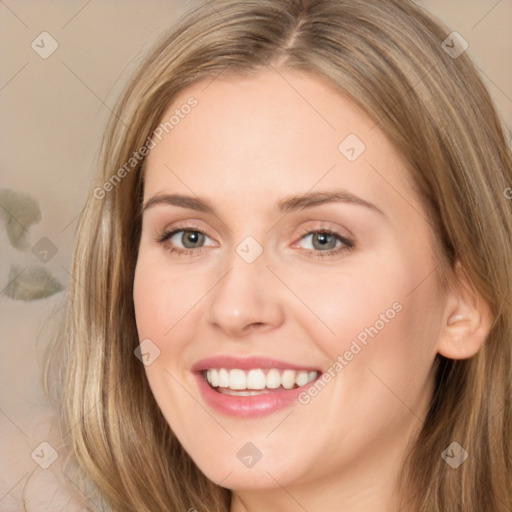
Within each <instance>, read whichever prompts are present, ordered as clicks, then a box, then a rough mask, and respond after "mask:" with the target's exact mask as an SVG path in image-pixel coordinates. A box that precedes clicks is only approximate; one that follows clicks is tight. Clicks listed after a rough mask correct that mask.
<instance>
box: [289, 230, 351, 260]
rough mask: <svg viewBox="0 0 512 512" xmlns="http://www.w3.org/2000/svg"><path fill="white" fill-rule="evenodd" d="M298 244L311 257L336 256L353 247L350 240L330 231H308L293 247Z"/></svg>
mask: <svg viewBox="0 0 512 512" xmlns="http://www.w3.org/2000/svg"><path fill="white" fill-rule="evenodd" d="M298 244H301V245H302V248H303V249H306V250H309V252H308V255H309V256H313V257H325V256H336V255H337V254H339V253H341V252H343V251H347V250H351V249H353V248H354V246H355V243H354V242H353V241H352V240H350V239H348V238H346V237H344V236H342V235H340V234H339V233H337V232H336V231H333V230H330V229H319V230H308V231H306V233H305V234H303V236H302V237H301V239H300V241H299V242H298V243H297V244H294V246H296V245H298Z"/></svg>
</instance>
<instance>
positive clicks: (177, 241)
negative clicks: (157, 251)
mask: <svg viewBox="0 0 512 512" xmlns="http://www.w3.org/2000/svg"><path fill="white" fill-rule="evenodd" d="M207 241H210V242H212V243H209V244H207V243H206V242H207ZM158 242H159V243H161V244H163V245H164V246H165V247H166V248H167V249H168V250H169V251H170V252H175V253H177V254H191V253H200V252H201V249H202V248H203V247H206V246H208V245H210V246H215V243H214V242H213V240H212V239H211V238H210V237H209V236H207V235H206V234H205V233H203V232H202V231H201V230H199V229H195V228H194V229H184V228H181V229H174V230H172V231H167V232H165V233H163V234H162V235H161V236H160V237H159V239H158Z"/></svg>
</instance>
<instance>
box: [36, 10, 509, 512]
mask: <svg viewBox="0 0 512 512" xmlns="http://www.w3.org/2000/svg"><path fill="white" fill-rule="evenodd" d="M449 33H450V31H449V30H447V29H446V28H444V27H443V26H442V25H440V24H439V22H437V21H435V20H434V19H433V18H432V17H431V16H430V15H428V14H427V13H425V12H424V11H423V10H422V9H420V8H419V7H418V6H417V5H415V4H414V3H413V2H409V1H404V0H372V1H367V0H365V1H363V0H210V1H208V2H206V3H204V4H203V5H201V6H200V7H198V8H196V9H194V10H192V11H191V12H189V13H188V14H187V16H186V17H185V18H184V19H183V20H182V21H181V22H180V24H179V25H177V26H176V27H174V28H173V29H172V31H171V32H170V33H168V34H166V35H165V37H164V38H163V39H161V40H160V41H159V43H158V44H157V45H156V46H155V47H154V49H153V50H152V51H151V53H150V54H149V56H148V57H147V58H146V60H145V61H144V62H143V64H142V65H141V66H140V68H139V69H138V71H137V72H136V74H135V75H134V76H133V78H132V79H131V81H130V83H129V84H128V86H127V87H126V89H125V91H124V92H123V94H122V95H121V97H120V99H119V101H118V103H117V106H116V108H115V111H114V114H113V115H112V117H111V119H110V121H109V124H108V127H107V129H106V132H105V135H104V139H103V143H102V147H101V153H100V158H99V165H98V171H97V173H96V175H95V177H94V180H93V183H92V185H91V189H90V191H89V195H88V198H87V203H86V206H85V209H84V211H83V214H82V215H81V218H80V221H79V230H78V235H77V238H76V243H75V247H74V260H73V266H72V279H71V281H70V285H69V301H68V307H67V312H66V315H65V320H64V323H63V328H62V332H61V335H60V337H59V339H58V340H57V342H56V345H55V346H54V347H53V349H52V352H51V355H50V357H49V359H48V364H47V372H46V380H47V387H48V390H49V392H52V390H53V393H54V396H55V399H56V400H57V401H58V403H59V405H60V409H61V411H62V430H63V441H64V443H65V444H66V446H68V447H69V449H70V452H71V458H70V462H71V463H73V462H74V463H75V464H74V466H73V467H75V468H76V470H77V473H76V475H75V477H74V479H75V482H79V480H78V478H79V477H81V478H82V479H81V482H82V483H81V484H80V485H82V486H83V489H84V492H89V491H90V490H91V489H96V490H97V491H98V492H97V495H96V498H94V496H93V497H91V500H94V499H96V501H95V503H96V505H97V506H99V507H101V508H102V509H104V510H118V511H137V512H143V511H151V512H156V511H166V512H170V511H186V510H189V509H191V508H194V509H196V510H197V511H199V512H200V511H209V512H213V511H219V512H220V511H223V512H226V511H228V510H229V507H230V499H231V493H230V491H229V490H228V489H224V488H222V487H219V486H217V485H215V484H214V483H213V482H211V481H209V480H208V479H207V478H206V477H205V476H204V475H203V474H202V473H201V472H200V470H199V469H198V468H197V466H196V465H195V464H194V463H193V462H192V460H191V459H190V457H189V456H188V455H187V453H186V452H185V451H184V450H183V448H182V447H181V445H180V443H179V442H178V440H177V439H176V438H175V436H174V435H173V433H172V431H171V429H170V428H169V425H168V424H167V422H166V421H165V419H164V417H163V415H162V414H161V412H160V410H159V408H158V406H157V404H156V401H155V400H154V398H153V395H152V393H151V390H150V388H149V385H148V383H147V380H146V376H145V372H144V367H143V365H142V364H141V363H140V361H139V360H138V359H137V358H136V357H135V356H134V349H135V348H136V347H137V346H138V344H139V340H138V336H137V330H136V325H135V314H134V306H133V298H132V293H133V290H132V285H133V277H134V268H135V263H136V259H137V248H138V242H139V236H140V230H141V216H140V205H141V197H142V190H143V163H144V159H143V158H139V156H140V152H139V150H140V148H142V147H143V146H144V145H146V144H147V141H148V137H151V136H152V134H153V132H154V130H155V129H156V128H157V126H158V124H159V123H160V121H161V119H162V116H163V114H164V112H165V111H166V109H167V108H168V107H169V104H170V103H171V102H172V101H173V99H174V98H175V97H176V95H177V94H178V93H180V92H181V91H183V90H184V89H185V88H186V87H187V86H188V85H190V84H192V83H194V82H196V81H197V80H199V79H202V78H211V79H214V78H215V77H216V76H218V75H219V74H220V73H223V74H234V75H235V74H238V75H243V74H255V73H257V72H258V70H261V69H265V68H268V67H274V69H277V70H278V69H281V68H293V69H296V70H301V71H303V72H308V73H311V74H314V75H316V76H319V77H321V78H323V79H325V80H328V81H329V82H330V83H332V84H333V85H335V86H336V87H338V88H339V90H340V91H343V92H344V93H346V94H349V95H350V96H351V97H352V99H353V100H354V101H355V102H356V103H358V104H359V105H360V106H361V107H362V108H363V109H364V110H365V111H366V112H367V113H368V114H369V115H370V116H371V117H372V118H373V119H374V120H375V123H376V126H378V127H379V129H381V130H382V131H383V132H384V133H386V134H387V136H388V137H389V140H390V141H391V142H392V143H393V144H394V145H395V146H396V148H397V149H398V150H399V151H400V152H401V154H402V155H403V156H404V158H405V159H406V161H407V162H408V163H409V167H410V172H411V176H412V179H413V181H414V184H415V186H416V187H417V189H418V191H419V193H420V194H421V197H422V198H423V200H424V202H425V205H426V207H427V209H428V211H429V215H430V217H429V218H430V220H431V223H432V226H433V228H435V233H436V234H437V237H436V246H437V251H438V255H439V261H440V264H439V268H438V271H439V274H440V276H441V277H442V278H443V282H444V283H448V282H449V280H450V275H452V270H453V265H454V264H455V262H456V261H458V262H460V264H461V265H462V267H463V269H464V271H465V272H466V274H467V276H468V277H469V279H470V280H471V282H472V283H473V285H474V286H475V288H476V289H477V290H478V291H479V293H480V294H481V296H482V297H483V298H484V299H485V300H486V301H487V302H488V304H489V305H490V307H491V309H492V312H493V315H494V320H495V321H494V324H493V326H492V328H491V331H490V333H489V335H488V338H487V340H486V343H485V345H484V346H483V347H482V349H481V350H480V351H479V352H478V354H477V355H476V356H474V357H472V358H471V359H467V360H457V361H454V360H449V359H446V358H443V357H442V356H438V357H437V359H436V366H437V370H436V372H437V373H436V383H435V392H434V396H433V397H432V402H431V407H430V411H429V413H428V416H427V418H426V420H425V423H424V425H423V429H422V431H421V434H420V436H419V438H418V442H417V443H416V445H415V446H414V448H413V450H412V451H411V453H409V454H408V457H407V462H406V465H405V466H404V470H403V482H404V489H405V488H407V489H409V490H413V491H410V493H411V496H410V500H411V501H410V503H409V506H411V508H412V509H415V510H418V511H419V512H432V511H436V510H439V511H443V512H448V511H450V512H452V511H453V512H468V511H469V512H471V511H474V512H477V511H478V512H482V511H484V510H485V511H488V512H491V511H492V512H510V510H512V483H511V482H512V461H511V460H512V442H511V437H512V404H511V400H512V398H511V397H512V360H511V359H512V357H511V356H512V251H511V240H512V209H511V201H510V199H509V197H510V196H511V195H512V190H511V189H510V186H512V170H511V169H512V164H511V156H510V152H509V149H508V148H507V144H506V141H505V137H504V134H503V129H502V127H501V126H500V121H499V119H498V117H497V115H496V112H495V109H494V107H493V104H492V102H491V99H490V97H489V94H488V92H487V90H486V89H485V87H484V85H483V84H482V81H481V79H480V78H479V76H478V75H477V73H476V71H475V68H474V66H473V65H472V64H471V62H470V60H469V58H468V56H467V53H462V54H461V55H460V56H455V55H453V54H450V52H447V51H446V47H443V45H442V43H443V41H444V40H445V39H446V37H447V36H448V34H449ZM451 46H453V45H451ZM135 154H136V155H139V156H137V157H135V156H134V155H135ZM131 158H135V160H132V161H131V160H130V159H131ZM127 162H130V164H129V165H128V166H127V165H126V163H127ZM122 168H124V172H120V171H119V170H120V169H122ZM114 175H116V176H117V177H114ZM507 191H510V192H511V193H510V195H509V194H507ZM452 441H457V442H458V443H459V444H461V445H462V446H463V447H464V448H465V450H466V451H467V452H468V453H469V458H468V459H467V461H466V462H465V463H464V464H463V465H462V466H460V467H459V468H458V469H457V470H453V469H451V468H450V467H448V465H447V464H446V463H445V461H444V460H443V459H442V457H441V453H442V452H443V450H445V448H446V447H447V446H448V445H450V443H451V442H452ZM88 483H89V485H88Z"/></svg>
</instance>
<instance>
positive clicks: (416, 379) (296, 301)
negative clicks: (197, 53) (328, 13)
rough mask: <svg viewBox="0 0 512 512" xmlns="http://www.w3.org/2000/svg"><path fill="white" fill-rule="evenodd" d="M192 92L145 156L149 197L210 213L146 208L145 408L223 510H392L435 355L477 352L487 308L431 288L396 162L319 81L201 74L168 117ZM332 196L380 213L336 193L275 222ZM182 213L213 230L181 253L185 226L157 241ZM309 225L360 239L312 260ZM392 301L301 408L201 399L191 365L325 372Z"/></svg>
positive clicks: (431, 266) (428, 250) (372, 129)
mask: <svg viewBox="0 0 512 512" xmlns="http://www.w3.org/2000/svg"><path fill="white" fill-rule="evenodd" d="M291 85H292V86H293V87H291ZM190 96H194V97H195V98H196V99H197V101H198V105H197V107H196V108H195V109H193V110H192V112H191V113H190V114H189V115H188V116H186V117H185V118H184V119H182V120H180V123H179V124H178V125H177V126H176V127H175V128H174V129H173V130H172V131H171V132H170V133H169V134H168V135H166V136H164V138H163V139H162V141H161V142H159V143H158V144H157V146H156V147H155V148H154V149H152V150H151V152H150V154H149V155H148V158H147V162H146V175H145V189H144V201H145V202H147V201H148V200H149V199H150V198H152V197H154V196H155V195H157V194H165V193H167V194H170V193H173V194H185V195H190V196H193V197H200V198H203V199H205V200H207V201H208V202H209V203H210V204H211V205H212V206H213V207H214V208H215V211H216V215H213V214H211V213H206V212H199V211H195V210H192V209H188V208H183V207H178V206H173V205H155V206H153V207H151V208H148V209H147V210H146V211H145V212H144V216H143V229H142V235H141V241H140V248H139V256H138V261H137V266H136V273H135V281H134V301H135V311H136V321H137V327H138V331H139V336H140V339H141V340H143V339H146V338H149V339H151V340H152V342H153V343H154V344H155V345H156V346H157V347H158V348H159V350H160V356H159V357H158V358H157V359H156V360H155V361H154V362H153V363H152V364H151V365H149V366H147V367H146V373H147V378H148V380H149V383H150V385H151V388H152V391H153V393H154V396H155V398H156V401H157V402H158V405H159V406H160V408H161V410H162V412H163V414H164V415H165V417H166V419H167V421H168V423H169V425H170V426H171V428H172V429H173V431H174V432H175V434H176V435H177V437H178V439H179V440H180V442H181V443H182V445H183V446H184V448H185V449H186V450H187V452H188V453H189V454H190V456H191V457H192V459H193V460H194V461H195V463H196V464H197V465H198V467H199V468H200V469H201V471H202V472H203V473H204V474H205V475H206V476H207V477H208V478H210V479H211V480H213V481H214V482H216V483H219V484H221V485H222V486H223V487H227V488H229V489H232V490H233V493H234V498H233V503H232V508H231V510H232V511H234V512H240V511H258V510H267V511H278V510H279V511H299V510H301V511H302V510H304V509H306V510H308V511H309V512H313V511H320V510H321V511H323V512H328V511H334V510H336V511H339V510H340V504H343V511H344V512H356V511H357V512H362V511H368V510H372V511H376V512H381V511H396V510H398V509H399V507H400V506H403V503H402V505H400V498H401V497H400V495H399V493H398V492H397V489H396V485H397V481H398V476H399V472H400V470H401V468H402V464H403V459H404V457H405V454H406V451H407V450H408V448H409V447H410V446H411V443H414V439H415V436H416V435H417V434H418V432H419V429H420V427H421V422H422V420H423V419H424V417H425V415H426V412H427V409H428V404H429V400H430V397H431V393H432V389H433V372H432V365H433V362H434V358H435V356H436V354H437V353H438V352H439V353H443V354H445V355H447V356H449V357H469V356H470V355H472V354H474V353H475V352H476V351H477V350H478V349H479V347H480V345H481V343H482V342H483V336H484V334H485V329H484V328H483V327H482V326H481V324H482V315H481V311H479V310H477V309H476V308H475V307H473V304H474V302H475V301H474V300H472V297H469V296H468V295H464V294H462V293H458V294H456V293H451V294H448V293H447V292H443V291H442V289H441V287H440V286H439V282H438V277H437V272H436V264H435V261H434V258H433V256H432V243H433V242H432V239H433V238H432V234H431V232H430V228H429V225H428V224H427V222H426V220H425V215H426V214H425V212H424V210H423V208H422V206H421V203H420V201H419V198H418V197H416V195H415V193H414V192H413V190H412V188H411V187H410V185H409V182H410V179H409V173H408V171H407V168H406V164H405V162H404V161H403V160H402V159H401V157H400V155H398V154H397V152H396V151H395V149H394V147H393V146H392V145H391V144H390V142H389V140H388V139H387V138H386V137H385V136H384V134H383V133H382V132H381V131H380V130H379V128H378V126H376V125H375V122H373V121H372V120H371V119H369V118H368V116H367V115H366V114H364V112H363V111H362V110H360V109H359V108H358V107H357V106H356V105H355V104H354V103H353V102H352V101H350V100H349V99H348V98H347V97H344V96H342V95H340V94H339V92H336V91H335V90H334V89H332V88H331V87H330V86H329V85H328V84H327V83H326V82H324V81H322V80H321V79H319V78H317V77H314V76H310V75H308V74H305V73H301V72H297V71H291V70H282V71H280V73H279V74H278V73H277V72H276V71H274V70H269V71H265V72H260V73H259V74H258V75H257V76H255V77H252V78H240V77H223V78H222V79H221V78H218V79H216V80H214V81H213V82H212V81H211V80H208V81H204V82H198V83H196V84H194V85H192V86H190V87H189V88H188V89H187V90H185V91H183V92H182V94H181V95H180V96H179V97H177V98H176V99H175V101H174V102H173V104H172V105H170V107H169V111H168V113H167V114H166V115H165V116H164V118H165V119H168V118H169V116H170V115H171V114H172V113H173V112H174V110H175V109H176V108H179V106H180V105H182V104H184V103H185V102H186V100H187V98H189V97H190ZM348 134H356V135H357V137H358V138H359V139H360V140H361V141H363V142H364V144H365V146H366V149H365V151H364V152H363V153H362V154H361V155H360V156H359V157H358V158H357V159H356V160H355V161H353V162H351V161H349V160H348V159H347V158H346V157H345V156H344V155H343V154H342V153H341V152H340V151H339V149H338V146H339V144H340V142H342V141H343V140H344V139H345V137H346V136H347V135H348ZM334 189H344V190H346V191H349V192H350V193H352V194H356V195H357V196H359V197H360V198H362V199H364V200H365V201H368V202H371V203H373V204H374V205H375V206H376V207H377V208H378V209H380V210H381V213H379V212H378V211H375V210H374V209H371V208H367V207H365V206H361V205H357V204H353V203H352V204H351V203H340V202H332V203H328V204H322V205H317V206H314V207H310V208H307V209H304V210H302V211H293V212H289V213H287V214H286V215H283V213H282V212H280V211H279V210H278V208H277V204H278V202H279V201H280V200H282V199H284V198H286V197H289V196H292V195H301V194H305V193H308V192H319V191H332V190H334ZM183 222H186V225H185V227H188V228H189V229H191V230H192V231H194V229H196V230H197V229H200V230H201V231H203V232H204V233H205V234H206V235H207V238H205V242H204V243H205V246H204V247H203V248H202V249H192V251H196V252H195V253H193V254H185V255H178V254H176V253H173V252H170V250H169V249H170V247H171V246H173V243H174V247H181V248H183V247H184V246H183V243H187V240H188V239H187V238H185V240H184V241H183V238H182V237H181V234H182V233H180V234H179V235H178V236H174V237H173V238H172V240H173V242H170V241H169V240H168V241H167V242H165V243H160V242H159V241H158V237H159V236H160V235H161V234H162V232H164V231H166V230H172V229H177V228H179V227H181V226H182V225H183ZM190 226H192V227H191V228H190ZM321 228H323V229H325V228H327V229H330V230H333V231H336V232H338V233H339V234H340V235H341V236H343V237H346V238H349V239H352V240H353V241H354V244H355V246H354V248H353V249H352V250H344V251H342V252H340V253H338V254H336V255H332V256H325V257H315V255H314V253H318V252H322V250H324V249H322V247H320V248H319V244H316V246H313V237H312V235H307V233H311V231H314V230H319V229H321ZM182 229H184V228H182ZM247 236H251V237H253V238H254V239H255V240H256V241H257V242H258V243H259V245H260V246H261V248H262V249H263V252H262V254H261V255H260V256H259V257H258V258H257V259H256V260H255V261H254V262H252V263H247V262H246V261H244V260H243V259H242V258H241V257H240V256H239V255H238V254H237V252H236V248H237V246H238V245H239V244H240V242H241V241H242V240H244V238H245V237H247ZM334 240H336V238H334ZM331 241H332V239H331ZM339 245H340V242H338V243H337V244H336V247H338V246H339ZM467 297H469V298H468V300H465V299H466V298H467ZM394 303H399V304H400V305H401V307H402V309H401V311H400V312H399V313H397V314H396V315H395V316H394V318H393V319H392V320H389V321H388V322H386V323H385V327H384V328H382V329H381V330H380V331H379V332H378V334H377V335H376V336H375V337H374V338H370V339H369V341H368V343H367V346H365V347H364V348H363V349H362V350H361V351H360V352H359V353H357V355H356V356H354V357H353V359H352V360H351V361H349V362H348V364H347V365H346V366H345V367H344V368H343V370H342V371H341V372H339V373H338V374H337V375H336V377H335V378H333V379H332V380H331V382H329V383H328V384H327V385H326V386H325V388H324V389H323V390H322V391H321V392H320V393H318V395H317V396H315V397H314V398H312V399H311V401H310V402H309V403H308V404H307V405H301V404H299V403H294V405H292V406H291V407H288V408H286V409H283V410H279V411H277V412H275V413H272V414H270V415H267V416H264V417H260V418H253V419H251V418H235V417H231V416H227V415H224V414H221V413H219V412H216V411H215V410H212V409H211V408H210V407H209V406H208V404H206V403H205V402H204V400H203V398H202V396H201V394H200V393H199V390H198V388H197V384H196V381H195V378H194V376H193V375H192V373H191V371H190V368H191V366H192V365H193V364H194V363H195V362H197V361H198V360H200V359H202V358H205V357H209V356H214V355H219V354H222V355H235V356H246V355H254V356H264V357H269V358H277V359H282V360H285V361H289V362H291V363H295V364H299V365H308V366H316V367H318V368H321V369H322V371H323V372H327V371H328V369H329V368H330V367H332V366H333V363H334V362H335V361H336V360H337V357H338V356H339V355H343V354H344V353H345V351H346V350H348V349H349V348H350V346H351V343H352V341H353V340H354V339H355V338H356V336H357V335H358V334H359V333H360V332H361V331H363V330H364V328H365V327H370V326H372V325H374V324H375V322H376V321H377V320H378V319H379V315H381V314H383V313H385V311H386V310H388V309H389V308H391V306H392V305H393V304H394ZM454 319H455V320H454ZM484 327H485V326H484ZM247 442H251V443H253V444H254V445H255V446H256V447H257V448H258V450H259V451H260V452H261V453H262V458H261V460H260V461H259V462H258V463H257V464H256V465H254V466H253V467H252V468H246V467H245V466H244V465H243V464H242V463H241V462H240V460H239V459H238V458H237V452H238V451H239V450H240V448H241V447H242V446H243V445H244V444H245V443H247ZM192 505H193V504H192ZM402 510H404V511H405V510H407V508H403V509H402Z"/></svg>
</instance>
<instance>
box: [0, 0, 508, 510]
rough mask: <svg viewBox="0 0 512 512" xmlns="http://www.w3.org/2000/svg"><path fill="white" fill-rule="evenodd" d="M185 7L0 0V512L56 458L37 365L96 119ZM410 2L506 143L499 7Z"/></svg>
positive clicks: (465, 1) (95, 147)
mask: <svg viewBox="0 0 512 512" xmlns="http://www.w3.org/2000/svg"><path fill="white" fill-rule="evenodd" d="M198 3H199V2H197V1H195V2H192V1H190V2H189V1H178V0H174V1H173V0H165V1H164V0H160V1H158V0H145V1H141V0H139V1H133V0H124V1H121V0H101V1H100V0H66V1H64V0H61V1H50V0H46V1H44V2H41V1H39V2H36V1H28V0H26V1H22V0H18V1H15V0H3V1H2V0H0V63H1V65H0V292H1V293H0V454H1V455H0V511H4V512H11V511H19V510H25V508H24V505H23V503H22V494H23V491H24V489H25V492H26V493H27V492H28V494H30V492H32V498H30V499H32V500H35V501H37V499H38V498H37V496H35V497H34V494H37V493H38V487H37V486H35V487H34V485H33V482H34V479H33V477H34V475H36V474H39V475H40V476H39V484H40V485H42V483H43V482H44V485H45V486H46V487H48V486H49V485H50V486H51V482H50V483H49V480H48V476H47V475H49V474H50V473H45V472H44V471H45V466H46V467H49V466H50V465H52V464H53V461H54V460H55V459H57V458H58V455H59V453H58V447H56V448H57V449H54V448H53V445H52V444H51V441H50V440H51V439H53V437H52V436H54V435H55V432H53V434H52V431H51V427H52V422H51V419H52V416H53V415H54V412H55V411H53V409H52V408H51V407H49V406H48V405H47V404H46V402H45V398H44V394H43V392H42V388H41V383H40V374H41V362H42V355H43V352H44V349H45V347H46V345H47V344H48V341H49V340H50V339H51V337H52V336H54V335H55V332H56V329H57V326H58V323H59V321H60V319H61V314H62V307H63V306H64V304H65V302H66V294H65V289H66V286H67V283H68V281H69V279H70V274H69V269H70V264H71V247H72V241H73V237H74V235H75V228H76V222H77V218H78V215H79V214H80V211H81V209H82V205H83V203H84V200H85V193H86V191H87V189H88V184H89V180H90V177H91V175H92V173H93V171H94V166H95V162H96V159H97V156H98V151H99V144H100V140H101V135H102V132H103V130H104V127H105V125H106V122H107V118H108V116H109V114H110V112H111V109H112V108H113V106H114V103H115V100H116V98H117V96H118V94H119V92H120V90H121V88H122V87H123V86H124V84H125V83H126V80H127V78H128V77H129V76H130V74H131V72H132V71H133V70H134V69H135V68H136V67H137V64H138V63H139V62H140V60H141V59H142V58H143V56H144V55H145V53H146V52H147V50H148V49H149V48H150V47H151V45H152V44H153V43H154V42H155V41H156V39H157V38H158V36H159V35H160V34H161V33H162V31H164V30H165V29H166V28H167V27H169V25H171V24H172V23H173V22H174V21H175V20H176V19H177V18H179V17H180V16H181V15H182V14H183V13H184V12H185V11H186V10H188V9H190V8H192V7H195V6H196V5H198ZM416 3H418V4H420V5H423V6H424V7H426V8H427V9H429V10H430V11H431V12H432V13H434V14H435V15H436V16H437V17H438V18H440V19H441V20H442V21H443V22H445V23H446V24H447V25H448V26H449V27H450V31H457V32H458V33H459V34H460V35H461V36H462V37H463V38H464V39H465V40H466V41H467V42H468V44H469V47H468V50H467V51H468V52H469V54H470V56H471V57H472V58H473V61H474V62H475V63H476V65H477V67H478V69H479V70H480V73H481V75H482V77H483V79H484V82H485V83H486V84H487V86H488V88H489V90H490V92H491V94H492V96H493V98H494V100H495V103H496V105H497V107H498V110H499V112H500V114H501V116H502V118H503V122H504V124H505V125H506V126H507V127H508V129H507V132H508V137H509V141H510V127H512V71H511V66H510V63H511V62H512V35H511V30H510V27H511V26H512V0H489V1H487V0H448V1H447V0H424V1H417V2H416ZM448 34H449V32H448V33H447V34H446V35H447V36H448ZM441 43H442V41H440V42H439V44H441ZM511 185H512V184H511ZM45 443H49V444H45ZM54 444H55V443H54ZM55 467H56V466H55ZM38 472H39V473H38ZM31 486H32V487H31ZM31 489H32V490H31ZM52 499H54V505H53V506H52V508H43V507H45V506H47V505H41V504H39V505H37V504H35V505H32V507H33V508H30V507H29V505H28V504H27V505H26V506H27V509H31V510H32V509H33V510H60V508H58V506H59V505H58V504H57V502H58V499H59V498H58V497H54V498H52ZM35 501H34V503H35ZM61 502H62V503H64V498H62V500H61ZM38 507H39V508H38ZM62 507H63V508H62V510H75V509H74V508H72V506H71V505H68V506H66V505H62ZM76 510H80V508H76Z"/></svg>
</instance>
